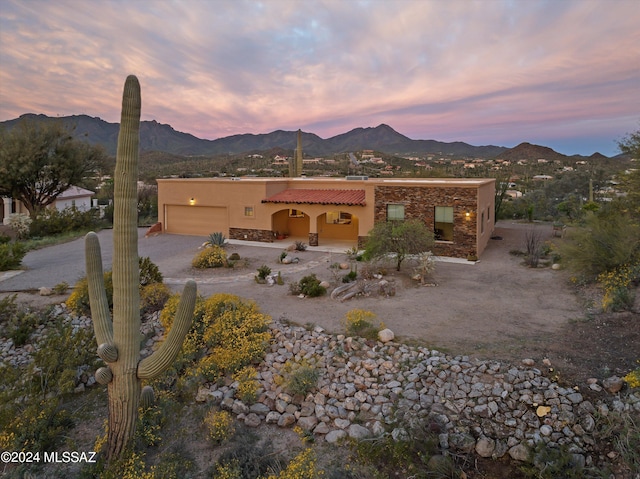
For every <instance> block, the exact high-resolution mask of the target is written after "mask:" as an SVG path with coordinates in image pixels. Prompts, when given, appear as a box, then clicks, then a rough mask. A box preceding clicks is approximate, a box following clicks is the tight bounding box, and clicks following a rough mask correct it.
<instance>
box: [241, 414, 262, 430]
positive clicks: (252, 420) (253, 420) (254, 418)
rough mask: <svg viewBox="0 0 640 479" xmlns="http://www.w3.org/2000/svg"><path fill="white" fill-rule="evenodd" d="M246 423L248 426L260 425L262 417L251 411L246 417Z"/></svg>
mask: <svg viewBox="0 0 640 479" xmlns="http://www.w3.org/2000/svg"><path fill="white" fill-rule="evenodd" d="M244 424H245V426H247V427H258V426H259V425H260V418H259V417H258V415H257V414H254V413H252V412H251V413H249V414H247V416H246V417H245V418H244Z"/></svg>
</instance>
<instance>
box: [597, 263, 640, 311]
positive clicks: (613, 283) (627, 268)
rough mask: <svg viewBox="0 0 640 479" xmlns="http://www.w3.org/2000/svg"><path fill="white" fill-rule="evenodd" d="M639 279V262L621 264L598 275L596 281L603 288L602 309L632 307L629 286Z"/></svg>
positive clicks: (622, 309)
mask: <svg viewBox="0 0 640 479" xmlns="http://www.w3.org/2000/svg"><path fill="white" fill-rule="evenodd" d="M638 279H640V263H637V264H634V265H623V266H621V267H619V268H615V269H613V270H611V271H607V272H605V273H601V274H599V275H598V278H597V280H598V283H600V285H601V286H602V288H603V289H604V296H603V298H602V309H603V310H605V311H624V310H627V309H630V308H631V307H633V300H634V296H633V293H632V292H631V290H630V289H629V286H630V285H631V283H633V282H634V281H637V280H638Z"/></svg>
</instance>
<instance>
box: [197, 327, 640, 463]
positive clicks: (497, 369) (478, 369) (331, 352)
mask: <svg viewBox="0 0 640 479" xmlns="http://www.w3.org/2000/svg"><path fill="white" fill-rule="evenodd" d="M272 332H273V335H274V341H273V342H272V345H271V349H270V351H269V352H268V353H267V355H266V357H265V360H264V361H263V362H262V363H261V364H260V366H259V368H258V369H259V380H260V382H261V386H262V391H261V393H260V397H259V400H258V402H257V403H256V404H253V405H247V404H244V403H242V401H239V400H238V399H234V397H235V392H236V388H237V386H238V384H237V383H232V384H226V385H221V386H219V385H216V384H209V385H203V386H201V387H200V390H199V392H198V397H197V399H196V400H197V401H201V402H204V401H212V402H213V403H215V404H219V405H220V406H221V407H222V408H224V409H227V410H230V411H232V412H233V413H235V414H236V415H237V416H238V419H239V420H241V421H244V422H245V424H247V425H248V426H253V427H255V426H258V425H260V424H261V423H263V422H265V423H267V424H277V425H279V426H282V427H288V426H294V425H297V426H299V427H301V428H302V429H304V430H306V431H309V432H312V433H314V434H317V435H322V436H324V438H325V439H326V441H327V442H335V441H337V440H339V439H340V438H343V437H346V436H349V437H353V438H361V437H366V436H371V435H379V434H382V433H384V431H385V430H387V429H391V430H392V433H391V434H392V436H393V437H404V436H406V434H407V432H406V430H405V428H406V427H408V425H411V424H415V423H416V422H417V421H422V422H423V423H424V424H427V425H429V428H430V429H432V430H434V431H437V432H439V439H440V445H441V447H442V448H444V449H448V448H451V449H453V450H456V451H463V452H472V451H474V450H475V452H476V453H477V454H479V455H480V456H482V457H494V458H498V457H502V456H504V455H505V454H509V455H510V456H511V457H512V458H514V459H517V460H525V459H527V457H528V455H529V451H530V449H531V448H532V447H533V446H534V445H535V444H537V443H540V442H542V443H545V444H547V445H549V446H559V445H567V446H568V447H569V450H570V451H571V452H572V453H573V454H574V462H575V463H576V464H578V465H579V464H583V465H584V464H590V463H591V462H592V460H593V458H592V457H591V455H590V450H591V448H592V446H593V445H594V444H595V442H594V437H593V433H594V428H595V419H594V416H595V415H596V414H602V415H606V414H608V412H609V410H610V409H611V408H612V409H614V410H616V411H619V412H621V411H625V410H626V411H630V410H635V411H637V412H640V392H636V393H635V394H629V395H628V396H627V398H626V400H625V401H624V402H623V401H622V400H621V399H620V398H619V397H615V398H614V399H613V401H611V403H610V405H608V404H607V403H605V402H602V401H598V403H596V404H593V403H592V402H591V401H589V400H587V399H585V397H584V396H583V395H582V394H581V393H580V392H579V391H578V390H577V388H565V387H561V386H559V385H558V384H557V383H555V382H553V381H551V380H550V379H548V378H546V377H545V376H544V375H543V374H542V372H541V371H540V370H539V369H537V368H535V367H533V365H531V362H530V361H524V362H525V363H527V364H529V366H526V365H524V364H523V365H522V366H519V367H516V366H510V365H507V364H502V363H499V362H496V361H478V360H471V359H470V358H469V357H467V356H456V357H451V356H448V355H445V354H443V353H441V352H439V351H436V350H429V349H426V348H421V347H410V346H406V345H403V344H400V343H394V342H387V343H381V342H372V341H367V340H364V339H359V338H358V339H357V338H350V337H345V336H341V335H338V336H332V335H328V334H325V332H324V331H323V330H322V328H319V327H316V328H315V330H314V331H307V330H305V329H304V328H301V327H291V326H285V325H283V324H280V323H277V322H275V323H273V324H272ZM303 360H304V361H306V362H308V363H311V364H315V367H316V368H317V369H318V370H319V371H320V372H321V376H320V380H319V382H318V385H317V388H316V390H315V391H314V392H313V393H310V394H308V395H307V396H306V397H303V396H294V395H291V394H288V393H287V391H286V390H285V388H284V386H283V385H282V384H283V382H282V380H278V378H279V377H280V376H281V375H282V374H283V368H284V365H285V364H286V363H287V361H295V362H301V361H303Z"/></svg>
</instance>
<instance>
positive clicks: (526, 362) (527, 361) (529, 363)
mask: <svg viewBox="0 0 640 479" xmlns="http://www.w3.org/2000/svg"><path fill="white" fill-rule="evenodd" d="M535 363H536V362H535V361H534V360H533V359H531V358H526V359H523V360H522V364H524V365H525V366H528V367H531V366H533V365H534V364H535Z"/></svg>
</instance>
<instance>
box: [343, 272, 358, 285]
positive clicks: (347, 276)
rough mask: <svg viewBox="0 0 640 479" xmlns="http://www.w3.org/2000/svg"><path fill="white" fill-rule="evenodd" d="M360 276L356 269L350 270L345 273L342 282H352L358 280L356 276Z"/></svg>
mask: <svg viewBox="0 0 640 479" xmlns="http://www.w3.org/2000/svg"><path fill="white" fill-rule="evenodd" d="M357 277H358V273H357V272H355V271H349V272H348V273H347V274H345V275H344V276H343V277H342V282H343V283H352V282H353V281H355V280H356V278H357Z"/></svg>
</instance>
